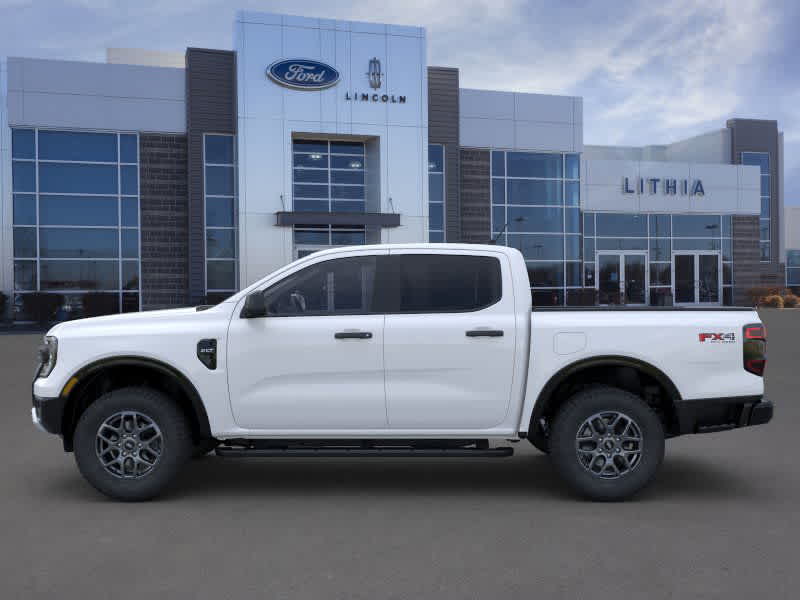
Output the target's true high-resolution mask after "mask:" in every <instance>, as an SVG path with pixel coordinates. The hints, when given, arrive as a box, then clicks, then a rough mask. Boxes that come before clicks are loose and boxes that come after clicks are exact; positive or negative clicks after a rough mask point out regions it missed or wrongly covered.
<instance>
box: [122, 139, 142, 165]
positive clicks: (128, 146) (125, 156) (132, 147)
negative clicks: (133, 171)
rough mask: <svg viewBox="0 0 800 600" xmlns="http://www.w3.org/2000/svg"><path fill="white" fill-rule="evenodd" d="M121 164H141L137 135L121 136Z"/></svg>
mask: <svg viewBox="0 0 800 600" xmlns="http://www.w3.org/2000/svg"><path fill="white" fill-rule="evenodd" d="M119 162H124V163H135V162H139V152H138V142H137V139H136V136H135V135H130V134H123V135H121V136H119Z"/></svg>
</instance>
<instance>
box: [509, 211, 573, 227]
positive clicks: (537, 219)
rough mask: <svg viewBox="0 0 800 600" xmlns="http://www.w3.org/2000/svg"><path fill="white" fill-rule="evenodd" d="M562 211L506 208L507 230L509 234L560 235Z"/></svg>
mask: <svg viewBox="0 0 800 600" xmlns="http://www.w3.org/2000/svg"><path fill="white" fill-rule="evenodd" d="M563 213H564V209H562V208H550V207H535V208H530V207H523V206H509V207H508V230H509V231H511V232H526V231H530V232H536V233H562V231H563V229H564V221H563V219H564V214H563Z"/></svg>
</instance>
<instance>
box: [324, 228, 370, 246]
mask: <svg viewBox="0 0 800 600" xmlns="http://www.w3.org/2000/svg"><path fill="white" fill-rule="evenodd" d="M331 243H332V244H333V245H334V246H363V245H364V244H365V243H366V233H365V232H363V231H336V229H334V230H333V231H331Z"/></svg>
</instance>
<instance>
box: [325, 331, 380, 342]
mask: <svg viewBox="0 0 800 600" xmlns="http://www.w3.org/2000/svg"><path fill="white" fill-rule="evenodd" d="M333 337H335V338H336V339H337V340H368V339H371V338H372V332H370V331H337V332H336V333H334V334H333Z"/></svg>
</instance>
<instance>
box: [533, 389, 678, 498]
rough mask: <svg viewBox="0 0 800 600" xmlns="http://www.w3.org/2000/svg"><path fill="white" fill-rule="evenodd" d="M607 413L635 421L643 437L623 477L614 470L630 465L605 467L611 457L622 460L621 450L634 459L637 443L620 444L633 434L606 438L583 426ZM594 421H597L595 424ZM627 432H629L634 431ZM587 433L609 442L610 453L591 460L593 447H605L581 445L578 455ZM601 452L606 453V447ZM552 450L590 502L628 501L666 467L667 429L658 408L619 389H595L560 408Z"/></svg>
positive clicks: (571, 482) (567, 476)
mask: <svg viewBox="0 0 800 600" xmlns="http://www.w3.org/2000/svg"><path fill="white" fill-rule="evenodd" d="M604 413H605V414H607V415H609V416H607V417H606V418H607V419H608V420H609V421H611V419H613V418H614V417H613V416H611V415H613V414H614V413H616V414H621V415H623V416H625V417H627V418H628V419H629V420H632V421H633V423H634V425H635V428H636V429H638V431H639V434H640V438H641V441H640V443H639V444H638V447H639V448H640V449H641V450H640V453H639V458H638V461H637V462H636V464H635V466H633V467H632V468H630V469H629V470H627V471H626V472H624V473H622V474H621V475H619V476H614V471H615V470H616V471H620V470H621V469H619V468H617V465H618V464H622V465H623V466H624V465H626V464H627V462H622V463H619V462H617V463H614V464H610V465H608V466H607V467H605V468H604V467H603V465H605V464H606V463H607V461H608V460H609V459H607V458H606V456H610V457H611V460H613V461H620V460H622V457H620V458H617V457H616V455H615V452H617V448H619V454H620V455H622V456H631V457H632V456H633V455H632V454H631V453H630V452H628V450H629V449H630V448H633V447H634V445H633V444H634V443H633V442H628V445H627V446H624V447H620V446H619V444H622V443H625V442H620V441H616V440H618V439H619V440H625V439H627V438H628V437H631V436H626V435H623V434H619V435H618V436H614V435H612V432H611V431H610V430H609V429H608V428H606V433H605V434H598V433H596V431H595V429H594V428H592V427H591V426H590V427H589V428H588V429H585V428H584V425H585V424H586V423H587V421H589V420H590V419H591V418H592V417H593V416H595V415H598V414H604ZM594 423H598V422H597V421H596V420H595V421H594ZM605 426H606V423H604V422H600V423H599V427H598V429H600V430H602V429H603V428H604V427H605ZM618 426H619V427H622V426H623V423H622V422H621V421H618ZM627 431H628V433H630V432H631V431H633V429H628V430H627ZM587 432H588V434H589V435H591V436H592V437H593V439H599V440H604V443H608V450H609V454H603V456H597V457H596V461H595V460H590V457H591V456H592V452H593V451H594V450H593V448H600V447H601V446H600V445H597V446H593V444H594V441H591V442H589V443H584V442H581V443H580V444H581V445H580V447H581V448H582V449H583V450H584V451H583V452H579V451H578V446H579V442H578V437H579V435H581V439H585V435H586V434H587ZM615 444H616V446H614V445H615ZM587 448H588V449H589V450H588V451H587V450H586V449H587ZM602 448H603V451H604V452H605V449H606V446H602ZM626 448H627V449H628V450H626ZM549 449H550V456H551V457H552V459H553V463H554V464H555V466H556V469H557V471H558V473H559V475H560V476H561V477H562V478H563V479H564V481H565V482H566V483H567V484H568V485H569V486H570V487H571V488H572V489H573V490H574V491H576V492H578V493H579V494H581V495H582V496H584V497H586V498H589V499H591V500H598V501H617V500H626V499H628V498H630V497H631V496H633V495H634V494H635V493H636V492H638V491H639V490H641V489H642V488H643V487H645V486H646V485H647V484H648V483H650V481H652V480H653V478H654V477H655V475H656V473H657V471H658V469H659V467H660V466H661V462H662V461H663V459H664V426H663V424H662V423H661V420H660V419H659V418H658V415H657V414H656V413H655V412H654V411H653V409H652V408H650V407H649V406H648V405H647V404H646V403H645V402H644V401H643V400H642V399H641V398H639V397H638V396H636V395H634V394H632V393H630V392H627V391H625V390H621V389H618V388H614V387H609V386H601V385H598V386H592V387H589V388H586V389H584V390H581V391H580V392H578V393H576V394H575V395H574V396H572V397H571V398H570V399H569V400H567V401H566V402H565V403H564V405H563V406H562V407H561V408H560V410H559V411H558V413H557V415H556V417H555V419H554V420H553V423H552V428H551V430H550V437H549ZM579 457H580V458H579ZM582 459H583V461H588V462H589V463H590V466H586V464H585V462H582ZM597 468H600V469H601V473H602V474H598V473H597V472H596V471H595V470H596V469H597ZM592 469H595V470H592Z"/></svg>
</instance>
